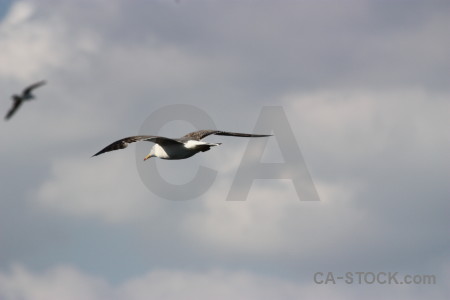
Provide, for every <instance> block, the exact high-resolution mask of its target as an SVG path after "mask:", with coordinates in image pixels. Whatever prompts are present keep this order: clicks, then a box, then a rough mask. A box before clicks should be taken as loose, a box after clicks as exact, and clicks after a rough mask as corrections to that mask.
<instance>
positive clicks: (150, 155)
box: [144, 153, 155, 160]
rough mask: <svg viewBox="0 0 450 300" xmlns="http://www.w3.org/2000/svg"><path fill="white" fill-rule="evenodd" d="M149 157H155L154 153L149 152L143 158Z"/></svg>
mask: <svg viewBox="0 0 450 300" xmlns="http://www.w3.org/2000/svg"><path fill="white" fill-rule="evenodd" d="M151 157H155V155H154V154H151V153H149V154H147V156H146V157H144V160H147V159H149V158H151Z"/></svg>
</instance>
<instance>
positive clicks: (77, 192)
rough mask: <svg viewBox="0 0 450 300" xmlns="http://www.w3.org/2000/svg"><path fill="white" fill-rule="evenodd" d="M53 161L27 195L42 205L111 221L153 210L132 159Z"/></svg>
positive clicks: (54, 209) (74, 214) (130, 217)
mask: <svg viewBox="0 0 450 300" xmlns="http://www.w3.org/2000/svg"><path fill="white" fill-rule="evenodd" d="M116 154H119V153H116ZM52 164H53V166H52V168H51V174H50V177H49V178H47V179H46V180H45V181H44V182H43V183H42V185H41V186H40V187H39V188H38V190H37V191H36V193H33V194H32V195H30V198H31V199H32V201H33V202H34V203H37V204H39V205H41V206H42V207H45V208H47V209H50V210H52V211H54V212H56V213H64V214H68V215H72V216H78V217H86V216H90V217H96V218H100V219H102V220H104V221H106V222H114V223H115V222H124V221H129V220H132V219H134V218H136V217H139V216H141V215H142V214H144V212H145V215H147V216H148V215H150V216H151V215H152V214H153V213H154V212H155V209H156V208H155V207H154V205H155V202H152V201H150V200H149V199H148V198H150V197H149V195H150V194H149V193H148V191H147V190H145V188H144V187H143V186H142V184H141V181H140V180H139V178H138V176H137V173H136V171H135V166H134V162H133V163H131V165H130V162H129V160H127V159H125V158H124V157H123V156H120V155H110V156H109V157H95V158H84V159H73V158H72V159H71V158H66V159H55V160H54V161H53V163H52ZM150 196H151V195H150Z"/></svg>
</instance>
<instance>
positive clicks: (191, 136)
mask: <svg viewBox="0 0 450 300" xmlns="http://www.w3.org/2000/svg"><path fill="white" fill-rule="evenodd" d="M211 134H215V135H225V136H239V137H267V136H271V134H250V133H238V132H228V131H221V130H199V131H194V132H191V133H188V134H186V135H185V136H183V137H181V138H180V140H182V141H187V140H195V141H200V140H201V139H203V138H205V137H207V136H208V135H211Z"/></svg>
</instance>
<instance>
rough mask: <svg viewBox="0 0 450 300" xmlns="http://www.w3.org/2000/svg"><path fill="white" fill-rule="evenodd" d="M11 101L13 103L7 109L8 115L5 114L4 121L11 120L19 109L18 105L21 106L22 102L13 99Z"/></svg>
mask: <svg viewBox="0 0 450 300" xmlns="http://www.w3.org/2000/svg"><path fill="white" fill-rule="evenodd" d="M13 101H14V103H13V105H12V106H11V108H10V109H9V111H8V113H7V114H6V116H5V120H9V118H11V117H12V116H13V115H14V113H15V112H16V111H17V110H18V109H19V107H20V105H21V104H22V100H20V99H14V100H13Z"/></svg>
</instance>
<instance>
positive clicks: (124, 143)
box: [92, 135, 180, 156]
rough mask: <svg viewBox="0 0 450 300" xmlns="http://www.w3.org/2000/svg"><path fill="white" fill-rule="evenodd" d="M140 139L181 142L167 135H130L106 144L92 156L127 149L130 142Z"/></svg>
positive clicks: (161, 142)
mask: <svg viewBox="0 0 450 300" xmlns="http://www.w3.org/2000/svg"><path fill="white" fill-rule="evenodd" d="M140 141H148V142H154V143H157V144H162V145H163V144H169V143H172V144H174V143H175V144H179V143H180V142H178V141H175V140H172V139H169V138H166V137H162V136H154V135H137V136H129V137H126V138H123V139H121V140H118V141H115V142H114V143H112V144H110V145H108V146H106V147H105V148H103V149H102V150H100V151H99V152H97V153H95V154H94V155H92V156H97V155H100V154H102V153H105V152H109V151H114V150H120V149H125V148H126V147H128V144H131V143H134V142H140Z"/></svg>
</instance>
